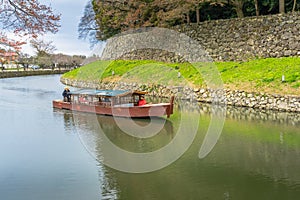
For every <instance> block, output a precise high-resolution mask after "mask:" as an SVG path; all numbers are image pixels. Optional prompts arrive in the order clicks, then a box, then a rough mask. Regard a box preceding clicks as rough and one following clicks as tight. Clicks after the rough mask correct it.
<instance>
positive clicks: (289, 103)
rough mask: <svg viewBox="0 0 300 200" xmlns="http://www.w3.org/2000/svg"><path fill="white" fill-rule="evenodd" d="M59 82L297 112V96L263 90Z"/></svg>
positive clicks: (77, 81)
mask: <svg viewBox="0 0 300 200" xmlns="http://www.w3.org/2000/svg"><path fill="white" fill-rule="evenodd" d="M61 82H62V83H64V84H66V85H70V86H73V87H79V88H95V89H130V90H143V91H147V92H148V93H149V95H152V96H156V97H166V98H169V97H170V96H172V95H174V96H176V98H178V99H184V100H190V101H198V102H204V103H218V104H227V105H231V106H238V107H250V108H256V109H260V110H278V111H288V112H300V97H299V96H281V95H269V94H265V93H247V92H244V91H238V90H235V91H233V90H227V89H226V90H220V91H213V90H210V89H205V88H198V89H192V88H188V87H176V86H163V85H145V84H138V83H115V82H107V83H99V82H86V81H79V80H70V79H64V78H61Z"/></svg>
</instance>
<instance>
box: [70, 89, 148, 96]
mask: <svg viewBox="0 0 300 200" xmlns="http://www.w3.org/2000/svg"><path fill="white" fill-rule="evenodd" d="M146 93H147V92H142V91H133V92H132V91H130V90H93V89H81V90H77V91H73V92H70V94H71V95H89V96H104V97H118V96H126V95H128V94H137V95H144V94H146Z"/></svg>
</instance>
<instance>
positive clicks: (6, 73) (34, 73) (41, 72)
mask: <svg viewBox="0 0 300 200" xmlns="http://www.w3.org/2000/svg"><path fill="white" fill-rule="evenodd" d="M68 71H70V70H35V71H2V72H0V78H13V77H22V76H37V75H50V74H63V73H65V72H68Z"/></svg>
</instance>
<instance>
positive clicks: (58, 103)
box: [52, 89, 174, 118]
mask: <svg viewBox="0 0 300 200" xmlns="http://www.w3.org/2000/svg"><path fill="white" fill-rule="evenodd" d="M68 94H69V95H70V101H69V102H66V101H64V100H53V102H52V103H53V107H54V108H59V109H67V110H74V111H80V112H89V113H96V114H100V115H111V116H118V117H132V118H137V117H140V118H142V117H152V116H157V117H161V116H164V115H166V116H167V117H168V118H169V117H170V115H171V114H173V102H174V96H172V97H171V99H170V102H168V103H149V104H147V103H146V104H144V105H141V102H144V103H145V100H143V97H144V95H145V94H147V92H142V91H134V92H131V91H128V90H88V89H86V90H78V91H76V92H69V93H68ZM142 104H143V103H142Z"/></svg>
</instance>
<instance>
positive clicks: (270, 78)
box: [63, 57, 300, 95]
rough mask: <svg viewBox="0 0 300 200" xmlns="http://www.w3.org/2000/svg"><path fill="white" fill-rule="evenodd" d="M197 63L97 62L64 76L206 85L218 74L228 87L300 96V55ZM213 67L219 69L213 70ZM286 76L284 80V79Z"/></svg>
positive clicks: (92, 79)
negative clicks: (207, 81) (246, 60)
mask: <svg viewBox="0 0 300 200" xmlns="http://www.w3.org/2000/svg"><path fill="white" fill-rule="evenodd" d="M193 65H194V66H199V68H198V67H196V68H195V67H194V66H193ZM193 65H192V64H189V63H163V62H156V61H152V60H128V61H125V60H116V61H96V62H93V63H90V64H87V65H85V66H82V67H80V68H77V69H75V70H72V71H70V72H68V73H65V74H64V75H63V77H64V78H69V79H79V80H86V81H95V82H97V81H98V82H100V81H124V82H139V83H145V84H162V85H173V86H179V85H185V86H192V87H206V81H205V80H208V75H209V74H211V73H215V74H216V73H217V74H220V75H221V78H222V81H223V83H224V86H225V88H228V89H233V90H244V91H247V92H266V93H270V94H291V95H300V91H299V90H300V58H298V57H287V58H267V59H257V60H251V61H248V62H215V63H196V64H193ZM212 66H215V68H214V67H212ZM213 68H214V69H217V70H215V71H213V70H212V69H213ZM179 73H180V77H179V76H178V75H179ZM283 75H284V77H285V81H284V82H282V76H283Z"/></svg>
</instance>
